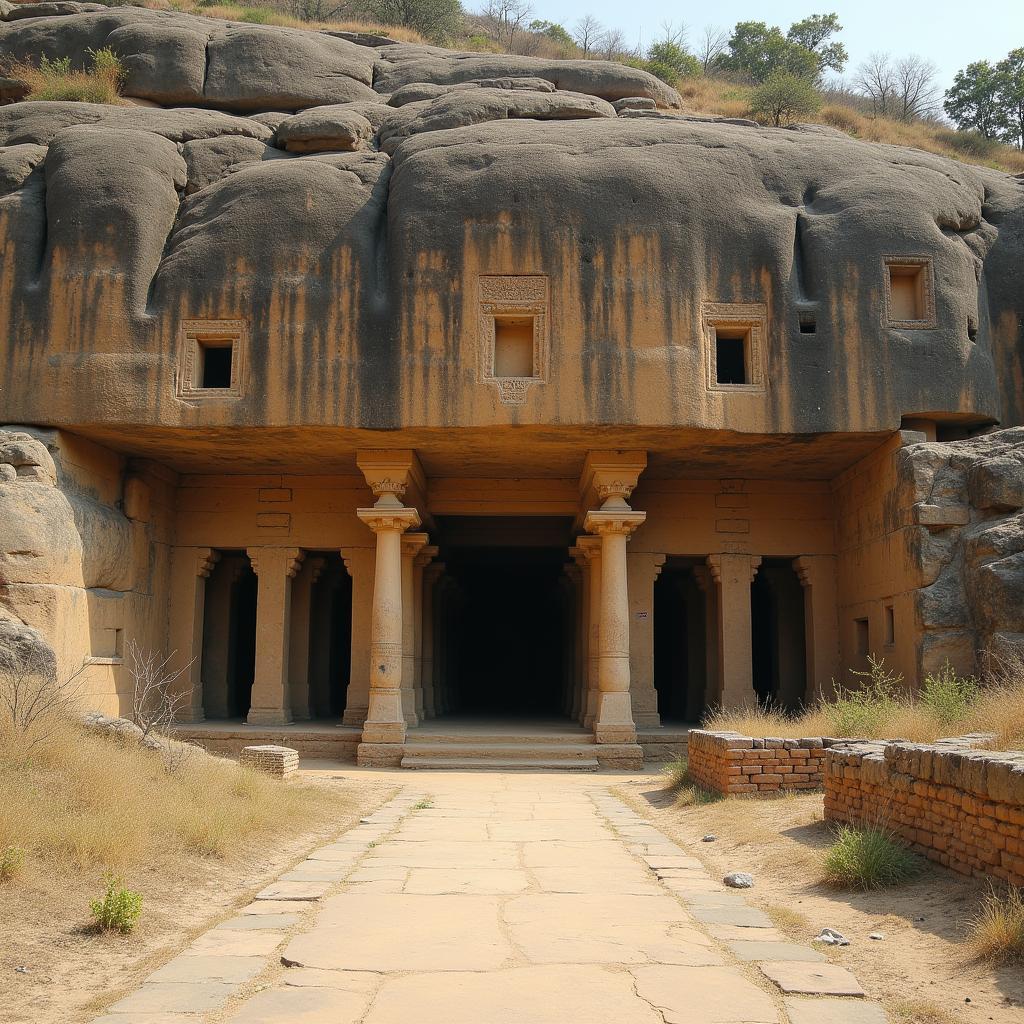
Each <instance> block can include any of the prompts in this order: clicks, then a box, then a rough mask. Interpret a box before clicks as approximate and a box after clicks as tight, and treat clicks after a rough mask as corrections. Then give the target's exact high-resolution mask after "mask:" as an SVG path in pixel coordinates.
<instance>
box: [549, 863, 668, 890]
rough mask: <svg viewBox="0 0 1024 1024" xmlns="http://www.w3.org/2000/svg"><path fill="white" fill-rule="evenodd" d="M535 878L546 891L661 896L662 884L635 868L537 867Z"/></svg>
mask: <svg viewBox="0 0 1024 1024" xmlns="http://www.w3.org/2000/svg"><path fill="white" fill-rule="evenodd" d="M533 876H534V878H536V879H537V883H538V885H539V886H540V888H541V889H542V890H543V891H544V892H565V893H608V894H616V895H632V896H659V895H661V889H660V888H659V887H658V884H657V883H656V882H654V881H652V880H650V878H649V877H647V876H645V875H644V873H643V872H642V871H641V870H640V869H639V868H638V867H637V866H635V865H634V866H633V867H632V869H631V870H630V869H629V868H627V869H625V870H624V869H623V868H621V867H612V868H602V867H592V866H590V865H589V864H580V865H577V866H576V867H574V868H572V867H564V868H534V869H533Z"/></svg>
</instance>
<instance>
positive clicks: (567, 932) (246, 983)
mask: <svg viewBox="0 0 1024 1024" xmlns="http://www.w3.org/2000/svg"><path fill="white" fill-rule="evenodd" d="M399 778H400V779H401V781H402V782H403V783H406V784H407V785H409V786H410V789H407V790H404V791H403V792H402V794H401V795H400V796H398V797H397V798H395V799H394V800H392V801H391V802H390V803H389V804H387V805H385V806H384V807H383V808H381V809H380V810H379V811H377V812H376V813H375V814H373V815H372V816H371V817H369V818H366V819H364V821H363V823H362V824H360V825H359V826H357V827H356V828H354V829H352V830H351V831H350V832H348V833H346V834H345V835H344V836H343V837H342V838H341V839H340V841H338V842H335V843H333V844H331V845H329V846H325V847H322V848H321V849H319V850H317V851H315V852H314V853H313V854H312V855H311V856H310V857H309V859H307V860H306V861H304V862H303V863H301V864H300V865H298V866H297V867H296V868H294V869H293V870H292V871H289V872H288V873H286V874H285V875H283V876H282V877H281V878H280V879H279V880H278V881H277V882H276V883H274V884H273V885H271V886H269V887H268V888H267V889H265V890H264V891H263V892H261V893H260V894H259V896H258V897H257V899H256V901H255V902H254V903H252V904H251V905H250V906H248V907H246V908H244V909H243V910H242V911H241V912H240V913H239V915H238V916H236V917H235V918H233V919H231V920H229V921H225V922H224V923H223V924H220V925H218V926H217V927H216V928H214V929H212V930H211V931H209V932H207V933H206V934H205V935H203V936H201V937H200V938H199V939H197V940H196V941H195V942H194V943H193V944H192V945H191V946H190V947H189V948H188V949H187V950H186V951H185V952H184V953H183V954H182V955H180V956H178V957H177V958H175V959H174V960H172V961H171V962H170V963H168V964H166V965H165V966H163V967H161V968H160V969H159V970H158V971H156V972H155V973H153V974H152V975H150V977H149V978H148V979H147V980H146V981H145V982H144V983H143V985H142V986H141V988H139V989H138V990H137V991H136V992H134V993H132V994H131V995H129V996H128V997H127V998H125V999H122V1000H121V1001H120V1002H119V1003H117V1004H115V1005H114V1006H112V1007H111V1008H110V1009H109V1010H108V1011H107V1012H106V1014H105V1015H104V1016H103V1017H101V1018H100V1019H99V1022H98V1024H200V1022H204V1024H205V1022H208V1021H216V1022H218V1024H220V1022H224V1024H314V1022H317V1024H320V1022H323V1024H407V1022H409V1021H416V1022H417V1024H569V1022H581V1024H786V1022H787V1021H788V1022H789V1024H819V1022H821V1021H828V1022H829V1024H884V1021H885V1015H884V1013H883V1012H882V1010H881V1008H880V1007H878V1006H876V1005H874V1004H872V1003H869V1002H867V1001H866V1000H864V999H863V998H862V997H863V992H862V990H861V988H860V986H859V984H858V983H857V981H856V979H855V978H854V977H853V976H852V975H851V974H850V973H849V972H848V971H847V970H845V969H844V968H842V967H839V966H836V965H834V964H831V963H829V962H828V961H827V960H826V958H825V957H824V956H822V954H821V953H819V952H818V951H817V950H814V949H812V948H810V947H807V946H801V945H797V944H794V943H791V942H788V941H786V940H785V939H784V938H783V936H782V935H780V934H779V933H778V932H777V931H776V930H775V929H774V928H773V927H772V924H771V921H770V920H769V919H768V918H767V917H766V916H765V915H764V914H763V913H762V912H761V911H759V910H756V909H754V908H752V907H750V906H749V905H748V904H747V903H746V901H745V900H744V898H743V896H742V895H741V894H740V893H738V892H736V891H735V890H731V889H727V888H726V887H725V886H723V885H722V884H721V883H720V882H719V881H718V880H716V879H713V878H711V877H710V876H709V875H708V874H707V872H706V871H705V870H704V868H703V867H702V866H701V864H700V862H699V861H698V860H696V859H695V858H694V857H692V856H690V855H688V854H687V852H686V851H685V850H683V849H681V848H680V847H679V846H677V845H676V844H674V843H673V842H671V841H669V840H668V839H667V838H666V837H665V836H664V835H662V833H660V832H659V831H658V830H657V829H655V828H654V827H653V826H651V825H649V824H648V823H647V822H646V821H645V820H644V819H642V818H641V817H639V816H638V815H636V814H635V813H634V812H633V811H631V810H630V809H629V808H627V807H626V806H625V804H623V803H622V802H621V801H620V800H618V799H617V798H615V797H614V796H612V795H611V794H610V793H609V792H608V784H609V783H608V781H607V780H602V779H601V778H600V777H594V776H590V777H588V778H587V779H586V780H583V779H580V778H579V777H572V776H565V775H521V774H520V775H515V774H508V775H501V774H487V775H468V776H466V775H464V776H459V775H454V774H453V775H445V776H436V777H434V778H424V777H422V776H416V777H415V778H412V779H410V778H409V776H408V775H402V776H400V777H399ZM412 785H414V786H415V787H416V789H417V791H416V792H412V791H411V786H412Z"/></svg>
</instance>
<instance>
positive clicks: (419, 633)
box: [402, 534, 437, 723]
mask: <svg viewBox="0 0 1024 1024" xmlns="http://www.w3.org/2000/svg"><path fill="white" fill-rule="evenodd" d="M410 536H411V535H410V534H406V535H405V536H404V537H403V538H402V550H403V551H404V550H405V545H406V543H407V542H408V540H409V538H410ZM415 536H425V534H415ZM436 557H437V548H436V547H434V546H433V545H431V544H428V545H426V546H423V547H420V549H419V550H418V551H417V552H416V554H415V555H414V556H413V560H412V602H411V605H410V606H406V615H408V614H409V607H411V610H412V629H413V637H412V655H413V665H412V691H413V705H414V710H415V714H416V722H417V723H418V722H422V721H423V718H424V711H423V570H424V569H425V568H426V566H427V565H429V564H430V562H431V560H432V559H434V558H436ZM403 572H404V568H403ZM403 605H404V598H403ZM403 685H404V668H403Z"/></svg>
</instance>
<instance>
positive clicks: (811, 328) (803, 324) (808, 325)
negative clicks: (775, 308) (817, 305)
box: [800, 313, 818, 334]
mask: <svg viewBox="0 0 1024 1024" xmlns="http://www.w3.org/2000/svg"><path fill="white" fill-rule="evenodd" d="M817 330H818V319H817V317H816V316H815V315H814V314H813V313H801V314H800V333H801V334H815V333H817Z"/></svg>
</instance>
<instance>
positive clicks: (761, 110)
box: [750, 69, 821, 128]
mask: <svg viewBox="0 0 1024 1024" xmlns="http://www.w3.org/2000/svg"><path fill="white" fill-rule="evenodd" d="M820 106H821V96H819V95H818V90H817V89H815V88H814V84H813V82H811V80H810V79H809V78H807V77H806V76H805V75H794V74H793V73H792V72H791V71H785V70H782V69H776V70H775V71H773V72H772V73H771V74H770V75H769V76H768V77H767V78H766V79H765V81H764V82H762V83H761V84H760V85H759V86H758V87H757V88H756V89H755V90H754V91H753V93H752V94H751V96H750V112H751V114H753V116H754V117H755V118H756V119H757V120H758V121H762V122H766V123H768V124H773V125H775V127H776V128H778V127H780V126H781V125H785V124H792V123H793V122H794V121H799V120H800V118H802V117H807V116H809V115H810V114H813V113H814V112H815V111H816V110H817V109H818V108H819V107H820Z"/></svg>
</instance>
